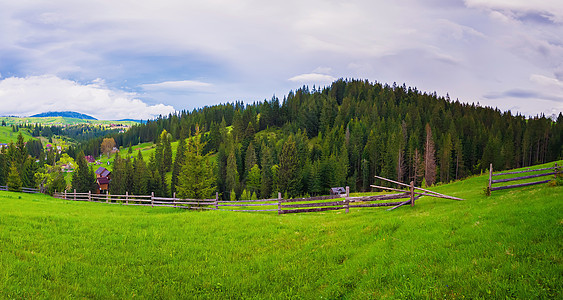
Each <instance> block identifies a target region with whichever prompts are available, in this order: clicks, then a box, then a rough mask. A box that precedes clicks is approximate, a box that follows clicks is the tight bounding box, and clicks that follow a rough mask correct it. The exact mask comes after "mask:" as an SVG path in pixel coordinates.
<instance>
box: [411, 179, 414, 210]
mask: <svg viewBox="0 0 563 300" xmlns="http://www.w3.org/2000/svg"><path fill="white" fill-rule="evenodd" d="M413 206H414V181H411V207H413Z"/></svg>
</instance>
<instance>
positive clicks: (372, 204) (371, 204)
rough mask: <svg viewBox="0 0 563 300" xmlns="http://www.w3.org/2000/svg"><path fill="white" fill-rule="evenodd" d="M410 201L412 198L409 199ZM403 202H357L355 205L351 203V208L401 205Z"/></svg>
mask: <svg viewBox="0 0 563 300" xmlns="http://www.w3.org/2000/svg"><path fill="white" fill-rule="evenodd" d="M409 201H410V199H409ZM401 203H403V201H401V202H382V203H369V204H355V205H350V208H354V207H382V206H395V205H399V204H401Z"/></svg>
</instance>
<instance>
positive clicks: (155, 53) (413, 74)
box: [0, 0, 563, 114]
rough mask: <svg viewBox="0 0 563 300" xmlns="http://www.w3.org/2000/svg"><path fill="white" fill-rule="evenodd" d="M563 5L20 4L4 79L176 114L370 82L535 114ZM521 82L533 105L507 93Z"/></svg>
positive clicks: (0, 35)
mask: <svg viewBox="0 0 563 300" xmlns="http://www.w3.org/2000/svg"><path fill="white" fill-rule="evenodd" d="M560 2H561V1H554V0H546V1H541V3H532V2H529V1H521V0H515V1H500V0H490V1H489V0H487V1H485V0H466V1H449V0H424V1H414V0H406V1H400V2H393V3H392V4H391V3H389V2H386V1H367V0H363V1H360V0H358V1H321V0H313V1H297V0H288V1H282V2H271V1H265V2H264V1H263V2H256V1H250V0H241V1H227V0H213V1H180V0H177V1H172V0H163V1H156V2H155V1H150V0H139V1H135V3H134V4H133V5H132V4H131V3H130V2H123V1H117V2H116V1H110V0H101V1H93V2H87V3H78V2H72V1H70V2H69V1H58V0H55V1H48V2H38V3H32V4H30V3H28V2H26V1H11V2H7V3H3V4H2V9H1V10H0V73H2V74H4V76H7V77H17V78H26V77H29V76H55V77H58V78H68V79H71V81H74V82H77V83H81V84H82V85H88V84H89V83H90V82H92V80H94V79H96V78H104V79H105V82H106V83H105V87H106V88H107V89H108V90H111V91H114V92H117V91H119V90H122V91H135V92H136V94H135V96H134V97H133V98H135V99H141V98H142V99H143V101H144V103H147V105H148V106H153V105H158V104H160V103H166V105H169V106H174V107H175V108H177V109H186V108H193V107H198V106H202V105H208V104H214V103H218V102H225V101H234V100H245V101H255V100H262V99H265V98H270V97H271V95H272V94H273V93H276V94H278V95H283V94H285V93H287V92H288V91H289V90H291V89H295V88H298V87H300V86H301V85H302V84H311V83H313V84H317V85H318V84H320V83H322V84H325V83H326V82H328V81H329V80H330V79H332V78H341V77H342V78H366V79H369V80H371V81H379V82H388V83H392V82H398V83H402V82H406V83H407V84H409V85H413V86H417V87H418V88H419V90H422V91H437V92H438V93H439V94H445V93H446V92H449V94H450V96H452V98H459V99H460V100H461V101H467V102H477V101H480V102H481V103H483V104H486V105H487V103H488V105H499V108H501V109H510V108H514V107H519V109H521V111H522V112H523V113H525V114H534V113H535V112H536V111H537V109H536V107H535V106H534V105H529V104H527V102H528V100H529V99H532V98H533V97H531V96H532V95H534V93H535V94H537V95H552V96H550V97H553V95H556V94H557V93H559V92H560V88H559V87H558V86H557V85H549V84H548V85H546V82H548V81H545V80H544V81H542V80H539V81H538V80H531V78H530V74H543V75H542V76H545V77H548V78H554V79H558V80H561V78H562V77H563V76H562V75H561V74H563V72H562V70H563V62H562V60H561V57H563V48H562V46H561V45H563V31H562V29H561V26H560V25H561V24H560V23H561V20H563V7H562V5H561V4H559V3H560ZM319 66H322V67H321V68H320V67H319ZM311 70H313V71H311ZM288 79H292V80H288ZM535 79H538V78H535ZM200 83H213V84H212V86H205V85H201V84H200ZM514 87H518V88H519V89H521V91H529V92H530V94H529V95H530V97H524V96H525V93H520V94H519V93H518V91H516V93H513V94H510V93H498V92H497V91H513V90H514ZM123 93H125V92H123ZM483 95H487V96H483ZM491 95H493V96H494V95H497V96H498V98H494V97H489V96H491ZM501 97H507V103H504V102H503V101H499V100H501ZM542 99H547V98H545V97H544V98H542ZM0 100H1V99H0ZM509 100H510V101H509ZM488 101H490V102H488ZM514 101H523V102H522V104H518V103H516V104H515V103H514ZM524 101H525V102H524ZM538 101H543V100H538ZM546 101H550V100H546ZM508 102H510V103H508ZM542 103H544V102H542ZM544 104H545V105H551V104H552V103H551V102H545V103H544ZM538 107H539V106H538ZM553 107H555V109H560V106H557V104H554V106H553ZM541 109H543V107H542V108H541ZM0 110H1V109H0ZM0 113H7V112H6V111H5V108H4V111H0Z"/></svg>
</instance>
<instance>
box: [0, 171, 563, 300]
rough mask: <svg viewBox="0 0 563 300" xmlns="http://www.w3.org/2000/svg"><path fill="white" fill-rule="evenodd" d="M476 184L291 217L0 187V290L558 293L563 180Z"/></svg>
mask: <svg viewBox="0 0 563 300" xmlns="http://www.w3.org/2000/svg"><path fill="white" fill-rule="evenodd" d="M559 163H561V162H559ZM550 165H552V164H550ZM538 167H540V166H538ZM486 185H487V177H486V176H477V177H472V178H469V179H467V180H464V181H459V182H455V183H451V184H448V185H444V186H440V187H436V188H435V189H434V190H436V191H438V192H443V193H446V194H450V195H453V196H457V197H462V198H465V199H466V201H464V202H458V201H449V200H445V199H434V198H424V197H423V198H422V199H420V200H419V201H418V202H417V204H416V206H415V207H414V208H411V207H403V208H400V209H397V210H394V211H392V212H388V211H386V210H384V209H379V208H375V209H357V210H351V212H350V213H349V214H345V213H332V212H329V213H310V214H298V215H277V214H273V213H252V214H249V213H234V212H215V211H208V212H195V211H182V210H175V209H172V208H150V207H131V206H118V205H108V204H101V203H83V202H80V203H79V202H72V201H64V200H58V199H53V198H51V197H48V196H44V195H23V194H15V193H8V192H0V245H1V246H0V298H61V297H66V296H68V295H73V296H75V297H87V298H131V297H139V296H140V297H142V298H155V297H157V298H194V297H200V298H251V297H258V298H289V297H296V298H321V297H322V298H349V299H358V298H359V299H366V298H403V299H404V298H433V299H435V298H463V297H465V298H506V297H510V298H521V299H531V298H560V297H561V291H562V290H563V284H562V283H561V280H560V279H561V274H562V272H563V264H562V255H561V249H563V228H562V226H563V203H562V201H561V199H563V187H561V186H559V187H550V186H548V185H541V186H532V187H525V188H521V189H517V190H510V191H500V192H498V193H494V194H493V195H492V196H490V197H486V196H484V194H483V188H484V187H485V186H486Z"/></svg>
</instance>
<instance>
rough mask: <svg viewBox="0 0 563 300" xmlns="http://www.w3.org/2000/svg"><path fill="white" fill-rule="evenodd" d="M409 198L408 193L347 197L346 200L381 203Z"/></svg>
mask: <svg viewBox="0 0 563 300" xmlns="http://www.w3.org/2000/svg"><path fill="white" fill-rule="evenodd" d="M406 197H410V195H409V194H408V193H406V192H405V193H402V194H389V195H376V196H364V197H348V198H346V200H350V201H353V202H369V201H383V200H394V199H401V198H406Z"/></svg>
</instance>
